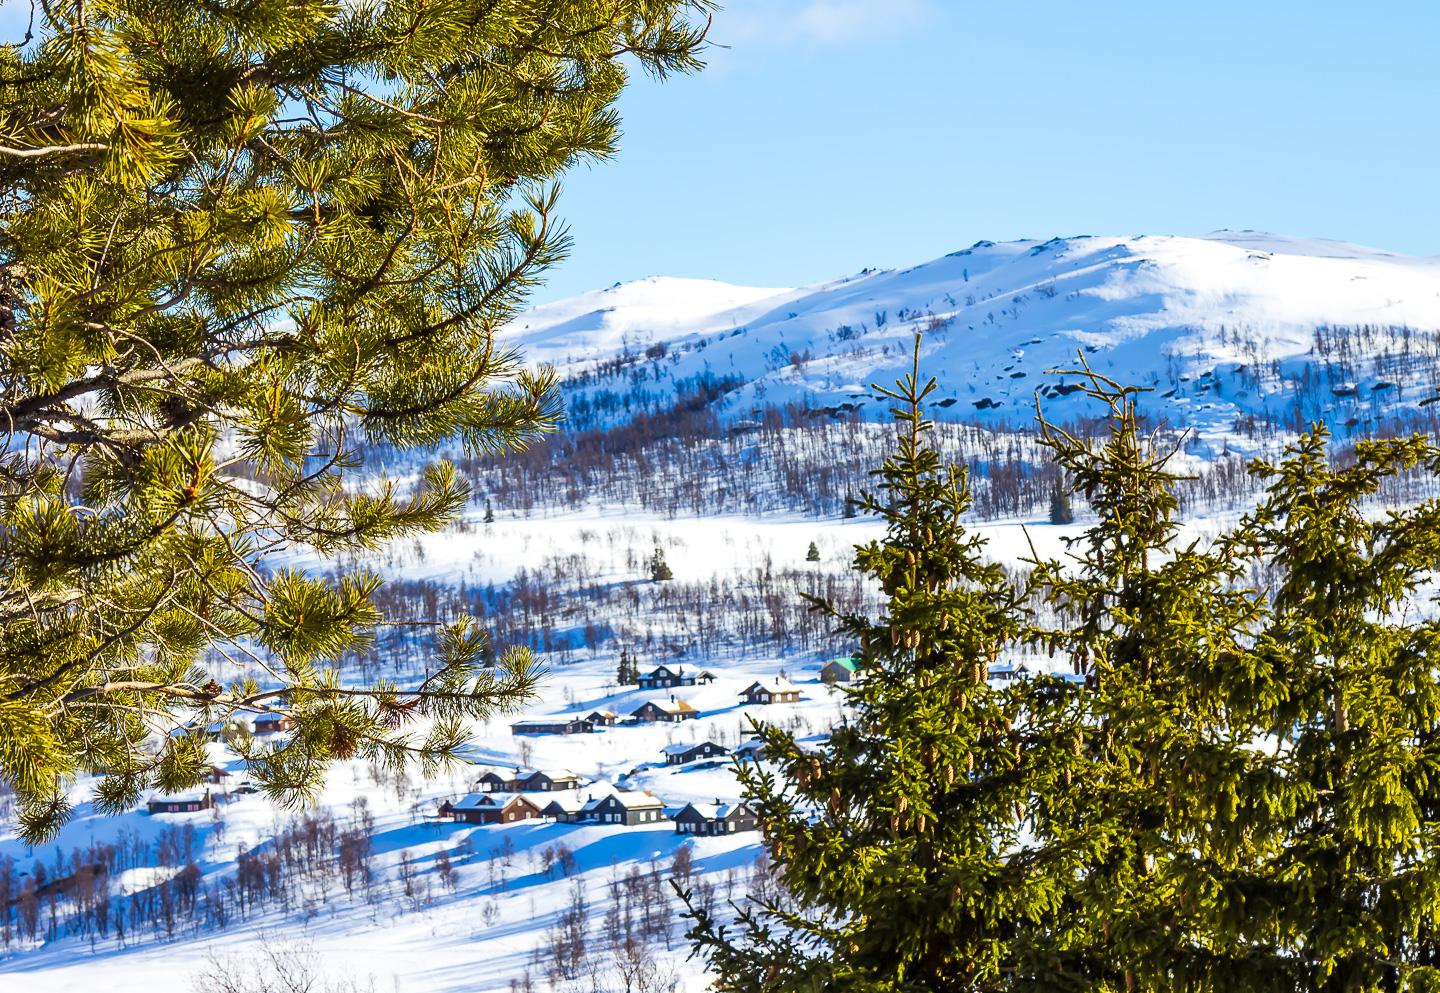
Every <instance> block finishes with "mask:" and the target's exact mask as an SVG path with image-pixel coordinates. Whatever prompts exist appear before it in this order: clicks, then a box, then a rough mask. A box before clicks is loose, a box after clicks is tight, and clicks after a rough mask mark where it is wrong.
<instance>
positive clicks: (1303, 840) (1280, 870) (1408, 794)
mask: <svg viewBox="0 0 1440 993" xmlns="http://www.w3.org/2000/svg"><path fill="white" fill-rule="evenodd" d="M1437 467H1440V449H1437V448H1436V447H1435V446H1433V445H1432V444H1431V443H1430V442H1429V441H1427V440H1426V439H1424V438H1420V437H1415V438H1409V439H1397V440H1388V441H1365V442H1359V443H1357V444H1356V445H1355V449H1354V453H1353V458H1351V459H1347V460H1346V463H1344V464H1341V465H1332V464H1331V458H1330V455H1329V453H1328V449H1327V432H1326V431H1325V430H1324V428H1323V427H1316V428H1314V429H1312V431H1311V432H1310V433H1309V434H1307V435H1306V436H1304V437H1303V438H1302V439H1301V440H1300V442H1299V443H1298V444H1297V445H1295V446H1294V447H1293V448H1292V449H1291V450H1290V451H1289V452H1288V453H1287V457H1286V458H1285V459H1284V460H1282V461H1281V462H1279V463H1278V464H1267V463H1257V464H1256V465H1255V466H1254V467H1253V470H1252V471H1253V472H1254V473H1255V474H1256V475H1258V476H1259V477H1260V478H1262V479H1264V480H1265V481H1266V482H1267V484H1268V490H1267V493H1266V497H1265V499H1264V500H1263V501H1262V502H1261V504H1260V506H1259V507H1258V508H1257V509H1256V511H1255V513H1254V515H1253V517H1252V518H1251V520H1250V521H1249V522H1248V524H1249V526H1250V528H1251V534H1250V539H1251V541H1252V543H1253V548H1254V549H1255V551H1256V554H1257V557H1258V558H1259V564H1260V565H1261V567H1262V568H1263V569H1264V570H1265V572H1267V573H1268V574H1270V575H1273V576H1274V577H1275V579H1274V586H1273V591H1272V592H1273V597H1272V599H1273V612H1272V616H1271V617H1270V619H1269V620H1268V622H1267V624H1266V627H1265V629H1264V631H1263V633H1262V637H1261V638H1260V640H1259V642H1258V643H1257V655H1258V656H1259V657H1260V658H1261V659H1262V660H1264V661H1265V662H1266V663H1267V664H1269V665H1271V666H1273V667H1274V668H1275V669H1276V670H1278V671H1279V672H1281V673H1282V674H1283V682H1284V686H1285V690H1286V692H1285V693H1284V694H1283V695H1280V696H1278V697H1277V699H1276V701H1275V705H1274V707H1273V712H1272V718H1271V722H1270V727H1269V731H1270V734H1271V736H1272V737H1273V739H1274V741H1275V742H1276V744H1275V746H1274V747H1273V751H1274V752H1275V753H1276V755H1277V761H1278V762H1280V763H1281V765H1282V768H1283V771H1284V782H1283V789H1275V790H1272V797H1271V803H1270V806H1269V807H1268V808H1266V812H1267V813H1269V814H1270V815H1271V817H1270V821H1269V826H1271V827H1272V829H1273V828H1274V826H1275V824H1276V822H1277V821H1278V827H1279V829H1281V830H1283V831H1284V835H1285V837H1284V845H1283V846H1282V847H1280V848H1279V849H1278V850H1277V851H1276V852H1274V853H1273V854H1272V856H1271V857H1270V858H1269V859H1268V860H1267V861H1266V862H1264V863H1263V864H1262V865H1261V866H1260V869H1261V870H1263V875H1262V880H1263V882H1264V883H1265V884H1266V888H1265V889H1264V890H1261V889H1260V888H1259V887H1252V890H1253V891H1255V892H1262V893H1264V895H1265V900H1264V902H1263V903H1262V904H1260V906H1258V907H1257V908H1256V910H1257V913H1256V914H1255V917H1256V920H1255V921H1254V926H1255V927H1256V929H1257V930H1259V929H1262V928H1263V929H1264V931H1265V932H1267V934H1268V935H1269V936H1273V937H1272V941H1276V943H1277V944H1278V945H1279V946H1280V951H1281V952H1283V959H1282V961H1283V964H1284V965H1285V966H1286V967H1288V968H1289V969H1291V970H1292V972H1293V976H1292V988H1297V989H1306V990H1320V991H1336V993H1341V991H1344V993H1349V991H1357V993H1369V991H1377V993H1378V991H1382V990H1384V991H1389V990H1435V989H1440V968H1437V967H1440V961H1437V958H1440V933H1437V921H1440V860H1437V854H1436V853H1437V847H1436V845H1437V838H1440V785H1437V776H1436V770H1437V769H1440V665H1437V662H1436V659H1437V658H1440V622H1437V621H1436V620H1435V619H1434V618H1433V610H1432V611H1420V610H1417V603H1416V601H1417V600H1418V599H1419V597H1420V596H1421V595H1422V594H1424V593H1425V592H1427V591H1429V590H1431V589H1433V587H1434V583H1435V580H1436V567H1437V562H1440V501H1436V500H1427V501H1424V502H1422V503H1420V504H1418V505H1416V506H1414V507H1411V508H1407V509H1403V510H1390V511H1386V512H1384V513H1377V512H1375V510H1374V509H1373V508H1372V507H1371V506H1368V504H1369V502H1370V501H1371V500H1373V499H1374V498H1375V496H1376V495H1377V494H1379V493H1381V490H1382V486H1383V485H1384V484H1385V482H1386V481H1387V480H1390V479H1394V478H1395V477H1397V476H1400V475H1402V474H1405V473H1412V472H1420V473H1423V474H1425V475H1427V476H1428V475H1433V474H1434V473H1435V472H1436V471H1437ZM1427 613H1429V614H1430V615H1431V616H1428V617H1427V616H1425V615H1426V614H1427ZM1251 820H1252V824H1253V826H1252V830H1256V831H1259V830H1262V829H1263V828H1264V827H1266V826H1267V825H1266V823H1265V822H1260V821H1259V819H1258V818H1251Z"/></svg>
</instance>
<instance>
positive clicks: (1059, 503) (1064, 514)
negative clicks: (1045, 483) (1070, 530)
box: [1050, 482, 1075, 525]
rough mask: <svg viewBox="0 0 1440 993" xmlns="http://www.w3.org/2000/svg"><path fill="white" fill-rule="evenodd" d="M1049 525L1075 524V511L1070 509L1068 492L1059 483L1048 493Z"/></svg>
mask: <svg viewBox="0 0 1440 993" xmlns="http://www.w3.org/2000/svg"><path fill="white" fill-rule="evenodd" d="M1050 523H1051V524H1062V525H1063V524H1074V523H1075V511H1074V510H1073V509H1071V507H1070V491H1069V490H1067V489H1066V488H1065V486H1064V484H1063V483H1060V482H1057V483H1056V484H1055V487H1054V489H1052V490H1051V491H1050Z"/></svg>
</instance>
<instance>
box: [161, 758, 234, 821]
mask: <svg viewBox="0 0 1440 993" xmlns="http://www.w3.org/2000/svg"><path fill="white" fill-rule="evenodd" d="M234 778H235V774H234V773H232V772H231V771H230V770H229V769H226V768H225V767H224V766H219V765H212V766H211V767H210V768H209V769H208V770H206V772H205V777H204V780H205V786H204V787H203V788H201V789H199V790H192V791H189V792H185V793H176V794H165V795H160V796H152V797H151V798H150V799H149V800H147V801H145V810H146V812H148V813H151V814H193V813H195V812H196V811H199V810H209V809H210V808H212V807H214V806H215V805H216V804H218V803H221V802H223V801H224V800H225V799H226V798H227V797H228V796H230V795H231V794H242V793H254V792H256V791H257V788H256V787H255V786H254V785H253V784H252V783H251V782H250V781H249V780H248V779H247V780H244V781H242V782H241V783H239V784H238V785H234V786H232V785H231V781H232V780H233V779H234Z"/></svg>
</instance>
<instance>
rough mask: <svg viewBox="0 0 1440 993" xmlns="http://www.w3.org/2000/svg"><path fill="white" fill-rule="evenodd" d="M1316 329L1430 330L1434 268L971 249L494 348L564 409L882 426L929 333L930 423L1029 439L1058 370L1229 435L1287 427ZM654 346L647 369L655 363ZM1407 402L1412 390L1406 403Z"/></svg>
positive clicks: (1244, 253)
mask: <svg viewBox="0 0 1440 993" xmlns="http://www.w3.org/2000/svg"><path fill="white" fill-rule="evenodd" d="M1317 326H1346V327H1363V326H1371V327H1377V328H1385V329H1391V328H1393V329H1400V328H1408V329H1411V330H1412V331H1421V332H1434V331H1436V330H1440V260H1437V259H1435V258H1415V257H1410V256H1405V255H1399V254H1396V253H1393V252H1387V251H1382V250H1379V249H1371V248H1365V247H1362V246H1358V245H1351V244H1346V243H1343V242H1335V241H1325V240H1319V239H1304V238H1293V237H1287V236H1283V235H1273V234H1263V233H1256V232H1229V231H1222V232H1216V233H1214V234H1210V235H1207V236H1204V237H1171V236H1136V237H1125V236H1107V237H1090V236H1081V237H1072V238H1054V239H1051V240H1049V241H1044V242H1041V241H1015V242H1007V243H1003V244H994V243H990V242H983V241H982V242H979V243H977V244H976V245H974V246H972V247H970V248H968V249H964V250H963V251H958V252H955V253H952V254H950V255H947V256H944V257H943V258H939V259H934V260H932V261H929V262H925V263H922V264H920V265H915V266H911V267H909V268H905V269H867V270H864V271H862V272H860V273H858V274H856V275H853V276H849V277H845V278H842V279H837V280H833V281H831V282H827V283H821V284H818V285H815V286H808V287H803V288H797V289H776V290H769V289H757V288H751V287H738V286H726V285H724V284H719V283H714V282H711V281H706V280H689V279H669V278H660V277H652V278H650V279H645V280H640V281H637V282H633V283H625V284H617V285H616V286H613V287H611V288H610V289H608V290H602V291H599V292H595V293H587V294H584V295H582V296H579V297H575V298H573V299H570V300H564V301H559V302H555V303H550V304H547V305H545V306H543V307H537V308H535V309H533V310H531V311H528V312H527V313H525V314H523V315H521V316H520V317H519V318H518V319H517V320H516V321H515V322H514V323H513V324H512V326H511V327H510V328H509V329H508V330H507V333H506V334H505V335H504V336H503V337H504V340H505V342H506V344H507V345H509V346H513V347H515V348H517V349H519V351H520V352H521V353H522V354H523V355H524V356H525V357H526V359H527V360H528V361H532V362H546V363H549V364H552V365H554V366H556V367H557V369H558V370H559V372H560V373H561V375H562V377H563V378H568V379H569V380H570V381H571V382H570V387H569V388H570V392H571V394H572V396H582V395H585V394H592V395H599V394H602V393H606V392H610V393H617V392H618V393H621V394H623V393H626V392H630V393H636V392H638V391H643V390H645V389H650V388H652V387H651V386H647V385H646V384H653V388H654V389H655V390H656V392H657V393H663V392H664V391H662V390H660V387H662V386H666V385H670V384H683V383H685V382H687V381H694V380H695V379H696V378H697V377H704V376H710V377H739V378H740V379H743V386H740V387H738V388H735V389H733V390H731V391H730V392H729V393H728V394H727V396H726V398H725V401H724V403H723V405H722V407H721V409H722V412H723V413H724V415H725V416H727V417H731V418H740V417H746V416H749V414H750V413H751V412H752V411H753V410H755V409H756V408H759V407H762V406H764V405H766V404H774V403H783V402H800V403H805V404H809V405H811V406H816V407H837V406H841V405H844V404H849V403H856V402H859V403H860V404H861V405H862V410H864V411H865V413H866V415H867V416H873V417H884V416H886V411H887V409H888V405H887V404H884V403H880V402H877V401H872V400H870V399H869V397H868V396H867V391H868V387H869V385H870V384H871V383H876V382H879V383H882V384H889V383H891V382H893V381H894V380H895V378H896V377H897V376H898V375H900V374H902V373H904V372H906V371H908V368H909V354H910V344H911V341H912V340H913V336H914V333H915V331H917V330H925V331H926V336H927V337H926V344H925V346H924V349H923V368H924V371H925V372H926V373H928V374H929V375H933V376H935V377H937V378H938V380H939V382H940V387H941V392H940V397H938V398H937V399H939V398H948V399H949V400H950V401H951V406H950V407H949V408H948V409H947V410H945V412H944V413H943V414H942V415H941V416H945V417H948V418H953V419H961V418H964V419H974V420H981V421H987V422H991V423H1001V422H1003V423H1008V424H1012V425H1018V424H1025V423H1028V422H1029V420H1030V419H1031V418H1032V417H1033V414H1034V394H1035V391H1036V390H1037V389H1038V388H1041V387H1044V386H1046V385H1047V384H1048V385H1052V386H1053V385H1059V384H1062V383H1067V382H1068V383H1073V382H1074V381H1075V377H1074V376H1070V377H1057V376H1055V375H1047V371H1049V370H1054V369H1073V368H1075V366H1076V364H1077V353H1083V354H1084V356H1085V358H1086V361H1088V362H1089V363H1090V365H1091V366H1092V367H1093V368H1094V369H1095V371H1097V372H1100V373H1103V374H1106V375H1109V376H1113V377H1116V378H1117V379H1120V380H1122V381H1123V382H1125V383H1127V384H1129V385H1137V386H1146V387H1154V388H1155V390H1156V395H1155V396H1154V397H1152V402H1153V403H1154V404H1156V405H1157V406H1158V407H1160V408H1163V410H1164V413H1165V415H1166V416H1167V417H1170V418H1172V419H1175V420H1178V421H1181V422H1183V423H1186V424H1189V425H1191V426H1194V427H1196V428H1198V429H1200V430H1201V431H1202V432H1203V431H1205V430H1206V429H1207V428H1210V429H1215V430H1220V429H1224V428H1228V427H1229V426H1230V425H1231V424H1232V422H1233V421H1234V418H1235V416H1236V415H1237V414H1257V415H1264V414H1266V413H1269V414H1271V415H1274V416H1277V417H1279V416H1283V415H1284V414H1285V413H1286V412H1287V410H1288V409H1289V407H1290V406H1291V405H1293V393H1294V386H1293V384H1288V385H1287V383H1286V382H1285V381H1284V380H1285V378H1286V377H1293V376H1298V375H1300V374H1301V371H1302V370H1303V367H1304V366H1305V364H1306V363H1307V362H1313V361H1315V357H1314V356H1313V355H1312V354H1311V348H1312V345H1313V342H1314V335H1315V329H1316V327H1317ZM660 345H663V346H665V349H666V354H664V355H663V356H657V355H655V354H653V353H654V352H655V351H658V348H655V347H652V346H660ZM1376 347H1377V349H1378V348H1379V347H1380V346H1376ZM647 349H651V354H647V352H646V350H647ZM1367 357H1369V356H1364V355H1361V356H1360V358H1361V359H1364V358H1367ZM617 358H622V359H624V365H623V370H622V371H620V372H616V371H614V366H613V363H614V360H615V359H617ZM607 362H609V363H611V366H609V367H602V364H603V363H607ZM1272 363H1273V364H1274V365H1272ZM1257 366H1258V367H1263V369H1265V370H1269V371H1270V372H1272V373H1273V372H1276V371H1278V375H1276V376H1272V377H1269V378H1266V379H1265V381H1262V382H1261V383H1259V384H1249V385H1242V386H1238V387H1237V386H1232V385H1231V384H1230V383H1228V382H1225V383H1222V384H1221V386H1220V387H1219V388H1215V386H1214V383H1213V382H1209V383H1207V382H1206V381H1204V380H1203V378H1202V377H1203V376H1204V375H1205V374H1206V373H1212V374H1213V375H1215V376H1218V377H1220V378H1222V379H1223V378H1224V377H1226V376H1239V375H1241V374H1243V373H1244V372H1245V371H1247V370H1248V371H1250V372H1252V373H1253V372H1254V371H1255V369H1256V367H1257ZM1371 379H1374V380H1376V382H1379V381H1380V377H1379V376H1378V375H1377V376H1372V377H1371ZM1392 380H1393V381H1394V382H1395V383H1398V385H1399V386H1400V388H1401V389H1400V391H1399V392H1398V393H1397V392H1392V393H1388V394H1384V395H1383V397H1382V399H1383V400H1384V401H1385V403H1386V404H1387V405H1390V406H1392V407H1397V406H1398V407H1400V408H1403V409H1414V405H1415V404H1416V403H1418V401H1419V400H1421V399H1423V398H1424V397H1425V396H1426V395H1433V394H1434V388H1433V384H1431V383H1430V382H1428V380H1427V378H1426V377H1425V376H1423V375H1419V374H1417V375H1416V376H1415V379H1414V381H1412V382H1407V381H1406V375H1405V370H1404V369H1403V368H1400V369H1396V370H1391V371H1390V372H1387V373H1386V374H1385V381H1387V382H1388V381H1392ZM1376 382H1361V383H1358V384H1345V385H1352V386H1357V387H1358V390H1357V392H1356V394H1355V395H1353V396H1352V395H1346V396H1343V397H1337V398H1335V399H1334V400H1331V397H1330V396H1329V395H1328V391H1327V395H1326V396H1325V397H1324V399H1325V400H1326V402H1327V403H1329V404H1330V405H1331V407H1332V408H1334V409H1337V410H1347V409H1351V408H1357V407H1362V406H1363V405H1364V404H1365V402H1366V401H1368V400H1370V399H1373V398H1372V397H1371V396H1370V393H1369V392H1368V390H1369V388H1372V387H1375V388H1377V389H1379V390H1387V389H1391V387H1387V386H1384V385H1380V386H1378V387H1377V386H1376ZM1327 385H1328V384H1327ZM1407 385H1408V386H1414V387H1417V388H1416V389H1415V390H1414V391H1413V392H1412V393H1410V395H1408V396H1406V395H1405V393H1404V388H1405V387H1406V386H1407ZM1171 389H1173V393H1167V392H1166V391H1167V390H1171ZM1084 403H1085V401H1084V400H1083V398H1082V397H1079V396H1075V395H1069V396H1054V397H1051V398H1049V399H1048V400H1047V413H1051V412H1053V413H1054V414H1055V416H1056V417H1061V418H1063V417H1065V416H1067V415H1068V414H1069V413H1071V412H1072V411H1074V412H1077V413H1078V412H1082V411H1083V408H1082V407H1081V405H1082V404H1084ZM1083 412H1087V413H1093V411H1083ZM1342 420H1343V419H1342Z"/></svg>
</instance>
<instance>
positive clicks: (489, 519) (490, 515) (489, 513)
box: [485, 497, 495, 524]
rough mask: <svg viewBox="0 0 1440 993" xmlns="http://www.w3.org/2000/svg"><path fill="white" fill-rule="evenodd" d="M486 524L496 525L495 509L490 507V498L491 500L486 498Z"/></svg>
mask: <svg viewBox="0 0 1440 993" xmlns="http://www.w3.org/2000/svg"><path fill="white" fill-rule="evenodd" d="M485 523H486V524H494V523H495V508H494V507H492V506H491V505H490V498H489V497H486V498H485Z"/></svg>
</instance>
